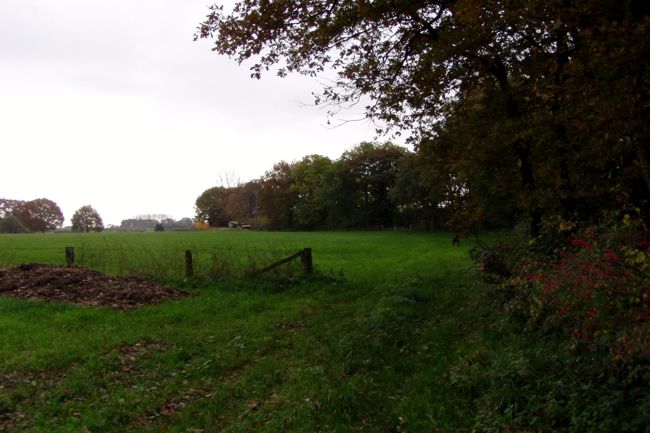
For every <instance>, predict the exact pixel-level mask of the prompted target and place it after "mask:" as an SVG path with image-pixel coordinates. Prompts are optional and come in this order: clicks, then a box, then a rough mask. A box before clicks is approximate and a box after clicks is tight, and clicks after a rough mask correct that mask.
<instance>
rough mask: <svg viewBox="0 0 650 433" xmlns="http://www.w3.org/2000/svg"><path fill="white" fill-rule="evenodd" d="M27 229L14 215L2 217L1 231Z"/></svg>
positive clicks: (21, 230)
mask: <svg viewBox="0 0 650 433" xmlns="http://www.w3.org/2000/svg"><path fill="white" fill-rule="evenodd" d="M26 231H27V229H26V228H25V227H24V226H23V225H22V223H21V222H20V220H19V219H18V218H16V217H15V216H13V215H7V216H6V217H3V218H0V233H24V232H26Z"/></svg>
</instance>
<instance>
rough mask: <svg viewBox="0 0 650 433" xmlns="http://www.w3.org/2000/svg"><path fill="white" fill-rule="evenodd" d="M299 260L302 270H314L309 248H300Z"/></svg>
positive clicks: (309, 272) (310, 271) (309, 271)
mask: <svg viewBox="0 0 650 433" xmlns="http://www.w3.org/2000/svg"><path fill="white" fill-rule="evenodd" d="M300 261H301V262H302V271H303V272H304V273H305V274H311V273H313V272H314V264H313V262H312V259H311V248H305V249H304V250H302V254H301V255H300Z"/></svg>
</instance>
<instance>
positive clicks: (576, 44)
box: [196, 0, 650, 235]
mask: <svg viewBox="0 0 650 433" xmlns="http://www.w3.org/2000/svg"><path fill="white" fill-rule="evenodd" d="M649 16H650V3H648V2H647V1H644V0H629V1H625V2H620V1H616V0H585V1H581V2H567V1H564V0H552V1H548V0H531V1H526V2H506V1H490V2H483V1H477V0H452V1H449V0H418V1H395V0H378V1H370V0H343V1H339V0H302V1H286V0H275V1H274V0H242V1H238V2H237V3H236V4H235V7H234V8H233V9H232V11H231V12H228V13H226V12H224V10H223V9H222V7H219V6H213V7H212V12H211V13H210V15H209V16H208V17H207V19H206V20H205V21H204V22H203V23H202V24H201V25H200V27H199V30H198V33H197V35H196V37H197V38H214V39H215V45H214V50H215V51H216V52H217V53H220V54H225V55H229V56H231V57H234V58H235V60H237V61H238V62H240V63H241V62H244V61H246V60H249V59H251V58H254V59H255V63H254V64H253V65H252V67H251V75H252V76H253V77H256V78H259V77H260V76H261V74H262V72H263V71H265V70H268V69H269V68H271V67H277V73H278V74H279V75H281V76H283V75H286V74H287V73H289V72H298V73H302V74H306V75H311V76H316V75H318V74H319V73H321V72H323V71H324V70H325V69H326V68H331V69H334V71H335V72H336V73H337V74H338V78H337V79H335V80H334V82H333V84H332V85H331V86H328V87H325V88H324V89H323V91H322V93H320V94H318V95H317V97H316V103H321V104H330V105H332V106H333V109H332V111H333V112H336V111H337V109H338V108H339V107H340V106H344V105H346V104H354V103H357V102H359V101H360V100H361V98H362V96H365V97H367V98H369V100H370V102H369V103H368V105H367V106H366V113H367V115H368V116H369V117H371V118H374V119H376V120H378V121H379V124H380V125H385V127H383V126H382V127H381V128H379V130H380V132H383V131H384V130H385V129H386V128H388V129H392V130H394V131H397V132H398V133H399V132H400V131H405V132H407V133H409V134H410V136H411V139H412V140H413V142H414V143H416V144H419V143H422V142H427V143H428V144H427V145H426V146H423V149H422V150H418V152H423V151H425V150H428V151H432V152H438V151H439V146H443V147H444V146H450V147H449V148H448V149H447V150H449V155H450V156H451V157H452V158H450V159H447V160H445V161H444V162H445V163H446V164H447V168H446V171H447V172H448V173H449V174H450V176H451V177H450V179H454V182H460V183H459V184H460V185H464V187H465V188H473V189H474V192H473V193H471V194H473V196H472V197H474V198H477V199H478V198H479V194H484V195H487V196H486V197H481V201H483V202H485V203H487V202H492V203H494V202H497V200H507V203H506V207H509V208H514V210H515V214H516V213H518V212H524V213H526V214H527V215H528V217H529V218H530V221H531V233H532V234H533V235H536V234H538V233H539V230H540V227H541V222H542V219H543V218H544V217H545V216H548V215H550V214H557V213H561V214H567V215H569V214H573V213H578V214H582V215H583V217H584V216H585V215H586V217H589V216H590V215H594V214H596V213H597V211H596V210H597V209H599V208H602V207H603V206H607V204H608V203H611V202H612V200H613V199H614V198H615V197H616V196H617V195H624V196H629V197H631V198H633V199H634V201H635V202H637V203H642V202H644V201H645V202H647V201H648V199H650V163H649V162H648V161H649V160H650V158H649V157H648V155H649V154H650V129H649V128H650V127H649V126H648V122H647V119H648V118H649V117H650V104H649V103H648V100H649V98H648V95H649V94H650V76H649V74H650V44H648V43H647V40H648V39H650V34H649V32H650V26H649V25H648V21H649ZM488 119H489V120H488ZM482 126H486V127H487V128H486V129H485V130H482V129H481V127H482ZM441 134H443V135H446V136H447V138H446V140H447V142H446V143H442V142H439V141H438V140H437V139H438V138H439V137H440V135H441ZM479 155H481V156H484V157H486V158H485V159H481V157H479ZM487 161H496V162H497V163H498V166H499V167H498V168H499V169H498V170H497V172H496V173H494V174H493V175H492V176H491V179H495V178H496V176H501V178H500V179H499V181H498V182H497V183H498V184H499V185H500V187H503V188H505V187H509V188H507V189H503V190H499V191H498V192H499V195H497V196H494V197H490V196H489V195H490V194H493V193H494V192H495V191H497V188H493V187H490V186H489V180H488V181H487V182H486V180H487V179H490V176H488V174H489V168H490V166H489V163H488V162H487ZM508 189H509V190H508ZM465 198H467V196H466V195H465V196H464V199H465ZM467 203H470V204H471V203H474V202H472V200H470V201H468V202H467ZM465 208H466V209H479V208H480V203H479V202H476V203H475V204H472V205H471V206H469V207H467V206H465ZM479 210H480V209H479ZM481 213H482V212H481V211H478V212H475V214H476V215H480V214H481Z"/></svg>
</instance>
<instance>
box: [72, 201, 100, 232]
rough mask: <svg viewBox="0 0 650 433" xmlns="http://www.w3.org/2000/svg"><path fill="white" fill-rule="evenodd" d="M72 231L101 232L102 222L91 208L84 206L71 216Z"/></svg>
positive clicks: (97, 213)
mask: <svg viewBox="0 0 650 433" xmlns="http://www.w3.org/2000/svg"><path fill="white" fill-rule="evenodd" d="M72 230H73V231H78V232H86V233H88V232H91V231H92V232H101V231H103V230H104V222H103V221H102V217H101V216H99V212H97V211H96V210H95V209H94V208H93V207H92V206H90V205H86V206H82V207H80V208H79V209H77V210H76V211H75V213H74V215H72Z"/></svg>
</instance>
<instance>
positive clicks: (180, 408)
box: [0, 231, 498, 433]
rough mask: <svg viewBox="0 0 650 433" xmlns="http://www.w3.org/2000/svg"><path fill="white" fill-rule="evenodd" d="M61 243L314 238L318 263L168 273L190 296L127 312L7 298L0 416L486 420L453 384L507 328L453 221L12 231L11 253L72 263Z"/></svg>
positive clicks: (318, 427) (175, 426) (62, 428)
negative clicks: (333, 229) (309, 271)
mask: <svg viewBox="0 0 650 433" xmlns="http://www.w3.org/2000/svg"><path fill="white" fill-rule="evenodd" d="M66 246H75V248H76V249H77V251H80V250H81V249H85V250H86V252H85V254H86V255H87V257H89V256H91V252H92V254H94V256H92V257H95V260H97V263H96V264H97V265H102V260H103V265H102V266H105V267H110V266H114V264H115V263H119V262H117V261H113V259H112V258H111V257H112V256H111V254H113V252H117V253H118V254H120V255H122V256H125V255H126V257H127V258H128V257H133V260H140V257H141V256H140V255H141V254H145V255H152V256H157V257H160V258H161V260H162V262H163V263H167V264H169V263H171V261H172V260H179V261H180V262H181V263H182V260H183V251H184V250H185V249H187V248H192V249H194V250H196V251H197V252H198V253H199V255H201V254H206V253H212V252H215V251H216V252H219V251H229V252H230V253H229V254H234V255H236V256H242V257H248V256H249V255H255V254H257V256H256V257H267V256H265V255H264V254H267V253H269V255H268V257H271V256H281V255H282V254H285V253H287V252H292V251H294V250H296V249H300V248H304V247H311V248H312V249H313V255H314V264H315V267H316V270H317V272H316V273H315V274H314V275H313V276H310V277H303V276H300V275H294V276H291V277H286V276H283V275H276V276H270V277H265V278H249V277H242V276H236V277H232V276H227V275H221V276H219V277H218V278H213V279H211V278H199V279H197V280H196V281H187V280H184V279H179V280H177V281H176V282H175V283H173V284H178V285H179V286H181V287H183V288H186V289H187V290H190V291H191V292H192V294H193V296H191V297H190V298H188V299H185V300H182V301H177V302H167V303H164V304H160V305H153V306H148V307H144V308H140V309H138V310H135V311H130V312H118V311H112V310H107V309H92V308H83V307H77V306H73V305H69V304H61V303H43V302H39V301H27V300H18V299H12V298H2V297H0V330H1V331H0V332H1V333H0V360H2V361H1V362H0V431H10V432H66V433H67V432H79V433H82V432H93V433H96V432H125V431H129V432H195V433H196V432H205V433H207V432H217V431H218V432H287V431H291V432H317V431H318V432H350V431H365V432H389V431H393V432H397V431H401V432H407V431H408V432H431V431H449V432H452V431H453V432H455V431H463V430H466V431H467V430H468V429H470V428H471V426H472V424H473V415H472V414H473V413H474V411H475V406H474V404H475V403H474V399H473V397H472V396H471V395H470V394H471V393H473V392H474V391H472V390H471V389H468V388H466V387H465V386H464V385H463V383H464V382H461V383H460V385H459V384H458V383H457V382H458V380H460V379H457V378H458V377H461V378H462V377H464V376H463V375H462V371H461V372H459V371H456V370H454V369H455V368H456V367H454V366H455V365H457V363H458V360H459V359H464V358H465V357H467V356H470V357H471V356H474V355H472V354H473V353H474V352H476V351H479V352H480V353H479V355H480V354H482V353H489V351H490V350H492V349H491V347H496V346H497V343H496V341H498V340H497V339H496V337H495V339H494V340H485V338H486V337H485V335H487V336H489V335H490V333H492V332H493V331H491V330H490V327H489V326H484V320H485V319H484V318H483V317H482V316H481V314H479V313H477V311H479V310H477V308H480V303H479V302H477V299H478V297H477V295H478V294H479V293H480V291H481V288H480V286H478V285H477V284H476V283H475V282H474V277H473V274H472V272H471V263H470V261H469V259H468V257H467V249H468V248H469V243H464V244H463V246H462V247H461V248H452V246H451V236H450V235H449V234H446V233H402V232H365V233H354V232H345V233H271V232H259V233H256V232H239V231H238V232H228V231H224V232H192V233H174V232H168V233H128V234H124V233H105V234H88V235H81V234H30V235H2V236H0V251H1V253H0V254H1V257H0V262H3V263H4V264H5V265H11V264H18V263H22V262H45V263H63V262H64V248H65V247H66ZM102 251H103V252H102ZM262 252H263V253H262ZM102 254H104V255H102ZM223 254H224V255H225V253H223ZM129 255H131V256H129ZM98 257H99V258H101V260H100V259H98ZM143 264H144V262H143ZM151 266H153V265H151ZM152 269H154V268H153V267H151V268H150V269H149V270H152ZM116 270H117V269H113V271H116ZM169 281H172V280H169ZM484 340H485V341H494V342H495V343H494V344H493V343H481V341H484ZM477 347H478V348H477ZM480 356H485V355H480Z"/></svg>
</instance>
